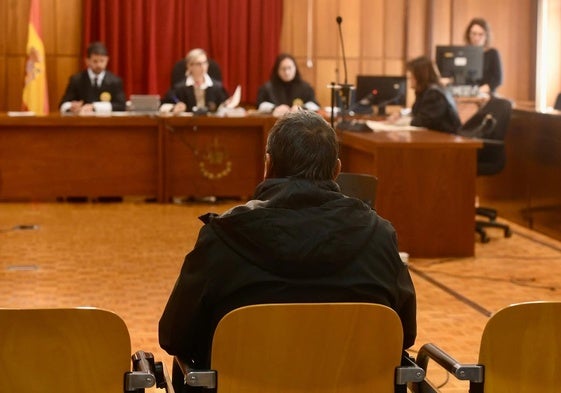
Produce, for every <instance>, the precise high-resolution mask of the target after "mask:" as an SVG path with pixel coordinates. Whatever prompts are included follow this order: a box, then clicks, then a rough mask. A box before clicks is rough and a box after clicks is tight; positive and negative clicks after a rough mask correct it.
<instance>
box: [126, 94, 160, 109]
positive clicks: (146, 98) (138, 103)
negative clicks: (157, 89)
mask: <svg viewBox="0 0 561 393" xmlns="http://www.w3.org/2000/svg"><path fill="white" fill-rule="evenodd" d="M130 102H131V105H130V110H131V111H133V112H140V113H155V112H158V109H159V108H160V96H159V95H158V94H131V97H130Z"/></svg>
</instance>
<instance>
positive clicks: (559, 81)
mask: <svg viewBox="0 0 561 393" xmlns="http://www.w3.org/2000/svg"><path fill="white" fill-rule="evenodd" d="M547 22H548V25H547V30H548V47H549V50H548V52H547V63H548V74H547V81H548V89H547V105H548V106H551V107H553V105H554V104H555V99H556V98H557V94H559V93H561V73H560V72H559V70H560V69H561V0H549V1H548V21H547Z"/></svg>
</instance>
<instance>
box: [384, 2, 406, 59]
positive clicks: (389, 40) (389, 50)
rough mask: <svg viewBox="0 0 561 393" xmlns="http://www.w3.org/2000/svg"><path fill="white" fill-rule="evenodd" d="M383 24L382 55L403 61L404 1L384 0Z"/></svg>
mask: <svg viewBox="0 0 561 393" xmlns="http://www.w3.org/2000/svg"><path fill="white" fill-rule="evenodd" d="M384 15H385V20H386V23H385V26H384V57H385V58H386V59H388V58H389V59H392V60H395V59H398V60H400V61H403V56H404V45H405V2H404V0H386V2H385V12H384Z"/></svg>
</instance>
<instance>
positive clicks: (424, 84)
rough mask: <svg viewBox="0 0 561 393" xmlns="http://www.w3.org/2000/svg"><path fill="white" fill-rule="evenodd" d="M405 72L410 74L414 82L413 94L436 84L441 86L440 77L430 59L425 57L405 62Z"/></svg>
mask: <svg viewBox="0 0 561 393" xmlns="http://www.w3.org/2000/svg"><path fill="white" fill-rule="evenodd" d="M407 71H409V72H411V74H412V75H413V78H415V82H417V84H416V86H415V92H416V93H421V92H423V91H425V90H426V89H428V88H429V86H430V85H433V84H436V85H439V86H442V84H441V83H440V75H439V73H438V71H437V70H436V67H435V66H434V64H433V62H432V61H431V59H429V58H428V57H426V56H421V57H417V58H415V59H413V60H410V61H408V62H407Z"/></svg>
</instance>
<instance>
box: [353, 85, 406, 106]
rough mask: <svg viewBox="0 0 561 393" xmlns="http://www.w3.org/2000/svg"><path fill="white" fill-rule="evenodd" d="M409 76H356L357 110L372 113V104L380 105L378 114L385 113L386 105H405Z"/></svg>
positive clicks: (355, 104)
mask: <svg viewBox="0 0 561 393" xmlns="http://www.w3.org/2000/svg"><path fill="white" fill-rule="evenodd" d="M406 96H407V78H406V77H405V76H388V75H358V76H357V77H356V91H355V97H356V102H355V103H354V105H353V106H352V109H354V110H355V112H359V113H368V108H370V113H372V106H373V105H375V106H377V107H378V114H379V115H384V114H385V113H386V112H385V111H386V105H401V106H405V99H406Z"/></svg>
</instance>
